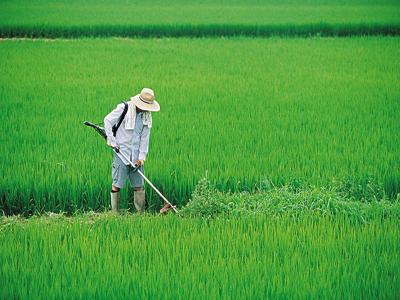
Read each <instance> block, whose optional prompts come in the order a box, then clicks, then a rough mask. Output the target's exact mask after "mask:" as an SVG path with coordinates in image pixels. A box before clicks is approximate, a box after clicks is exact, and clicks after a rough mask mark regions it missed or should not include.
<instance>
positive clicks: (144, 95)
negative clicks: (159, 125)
mask: <svg viewBox="0 0 400 300" xmlns="http://www.w3.org/2000/svg"><path fill="white" fill-rule="evenodd" d="M131 101H132V102H133V104H135V105H136V106H137V107H139V108H140V109H141V110H146V111H159V110H160V104H158V102H157V101H156V100H155V97H154V91H153V90H152V89H149V88H144V89H143V90H142V91H141V92H140V94H138V95H136V96H133V97H131Z"/></svg>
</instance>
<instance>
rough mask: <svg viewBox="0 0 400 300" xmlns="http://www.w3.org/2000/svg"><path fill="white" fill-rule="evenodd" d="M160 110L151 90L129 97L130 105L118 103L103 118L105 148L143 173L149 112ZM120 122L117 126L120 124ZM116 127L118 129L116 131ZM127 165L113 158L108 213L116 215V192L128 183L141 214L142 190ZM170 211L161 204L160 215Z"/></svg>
mask: <svg viewBox="0 0 400 300" xmlns="http://www.w3.org/2000/svg"><path fill="white" fill-rule="evenodd" d="M159 110H160V105H159V104H158V102H157V101H156V100H155V97H154V92H153V90H152V89H149V88H144V89H142V91H141V92H140V94H138V95H136V96H134V97H131V98H130V101H128V102H126V103H120V104H118V105H117V107H116V108H115V109H114V110H113V111H112V112H110V113H109V114H108V115H107V116H106V117H105V118H104V129H105V131H106V134H107V144H108V145H109V146H110V147H112V148H117V149H119V151H120V152H122V153H123V154H125V155H126V156H127V157H129V158H130V160H131V161H132V162H135V164H136V165H137V166H139V169H140V170H141V171H142V173H144V161H145V160H146V156H147V153H148V151H149V140H150V129H151V127H152V118H151V112H157V111H159ZM120 120H121V122H120ZM118 124H119V127H118ZM133 170H134V169H133V168H132V167H131V166H130V165H129V163H128V161H125V159H122V160H121V158H119V157H118V156H117V155H116V154H114V160H113V163H112V186H111V209H112V211H113V212H118V202H119V198H120V189H121V188H123V187H124V185H125V182H126V180H127V179H129V182H130V184H131V186H132V187H133V189H134V197H133V202H134V205H135V208H136V210H137V211H138V212H140V213H142V212H144V210H145V205H146V200H145V191H144V188H143V185H144V180H143V178H142V177H141V176H140V175H139V173H138V172H134V171H133ZM169 209H171V206H170V205H169V204H165V205H164V207H163V208H162V209H161V211H160V212H161V213H165V212H167V211H168V210H169Z"/></svg>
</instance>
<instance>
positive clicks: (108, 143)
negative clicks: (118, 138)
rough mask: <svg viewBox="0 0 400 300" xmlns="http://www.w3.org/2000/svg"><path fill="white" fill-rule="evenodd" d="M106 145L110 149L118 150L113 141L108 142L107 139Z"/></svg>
mask: <svg viewBox="0 0 400 300" xmlns="http://www.w3.org/2000/svg"><path fill="white" fill-rule="evenodd" d="M107 145H108V146H110V147H111V148H114V149H117V150H119V146H118V145H117V143H116V142H115V140H114V141H110V140H109V139H107Z"/></svg>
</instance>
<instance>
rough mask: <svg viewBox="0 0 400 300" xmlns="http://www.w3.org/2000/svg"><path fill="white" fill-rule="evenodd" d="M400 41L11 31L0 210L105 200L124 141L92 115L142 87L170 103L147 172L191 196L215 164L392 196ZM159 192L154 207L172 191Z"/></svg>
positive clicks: (255, 182)
mask: <svg viewBox="0 0 400 300" xmlns="http://www.w3.org/2000/svg"><path fill="white" fill-rule="evenodd" d="M399 46H400V39H399V38H383V37H371V38H366V37H360V38H313V39H301V38H296V39H280V38H272V39H247V38H236V39H195V40H193V39H183V38H182V39H161V40H156V39H154V40H140V39H139V40H124V39H101V40H99V39H83V40H69V41H67V40H57V41H48V40H34V41H21V40H19V41H18V40H16V41H12V40H4V41H1V42H0V57H1V59H0V69H1V70H2V72H1V73H0V109H1V111H2V112H3V115H2V121H3V122H2V124H3V128H2V134H1V135H0V137H1V143H2V147H1V148H0V156H1V157H2V159H1V160H0V170H1V173H2V174H1V175H2V180H1V181H0V199H1V202H0V209H1V210H3V211H4V212H6V213H7V214H9V213H27V214H30V213H33V212H41V211H69V212H73V211H75V210H77V209H84V210H87V209H102V208H104V207H107V206H108V193H109V190H110V184H111V179H110V177H111V174H110V172H111V171H110V164H111V159H112V154H111V152H110V150H109V149H108V148H107V147H106V145H105V143H104V141H103V140H102V139H101V138H100V137H98V136H97V135H96V134H95V133H94V132H92V131H90V129H88V128H86V127H85V126H83V125H82V122H83V121H84V120H87V119H88V120H91V121H97V122H99V121H101V120H102V119H103V118H104V116H105V115H106V114H107V113H108V112H109V111H111V109H113V108H114V107H115V106H116V105H117V104H118V103H119V102H120V101H122V100H125V99H128V98H129V97H130V96H132V95H134V94H136V93H137V92H138V91H139V90H140V89H141V88H142V87H144V86H149V87H152V88H153V89H154V90H155V91H156V97H157V98H158V100H159V102H160V103H161V112H160V113H157V114H154V128H153V129H152V138H151V142H150V152H149V156H148V160H147V161H146V172H147V175H148V176H149V177H150V178H151V179H152V180H153V181H154V183H155V185H156V186H158V187H160V189H161V190H162V191H163V192H164V193H165V194H166V195H167V197H168V198H169V199H171V200H172V201H174V202H175V203H178V204H179V205H183V204H185V203H186V202H187V200H188V199H189V198H190V195H191V193H192V192H193V190H194V187H195V185H196V183H197V182H198V181H199V180H200V179H201V178H202V177H203V176H204V175H205V174H206V173H208V176H209V179H210V181H211V182H212V183H213V184H215V186H216V187H217V188H218V189H219V190H221V191H229V190H231V191H252V190H254V189H257V188H258V187H259V186H260V184H262V183H263V182H271V183H272V184H274V185H276V186H282V185H287V184H291V185H292V186H298V187H302V186H308V185H313V186H317V187H327V186H339V187H341V188H342V189H343V192H346V193H348V194H349V195H353V196H354V197H356V198H358V199H359V200H363V199H368V198H370V194H371V193H370V191H371V187H372V190H376V189H377V190H378V191H382V193H383V194H384V195H386V196H387V197H389V198H392V199H394V198H396V195H397V194H398V193H399V191H400V185H399V182H400V181H399V180H400V171H399V170H400V160H399V157H400V148H399V146H398V140H399V132H400V123H399V122H398V116H399V113H400V106H399V101H398V96H399V88H398V82H399V81H400V76H399V74H400V65H399V60H398V59H397V57H400V50H399V49H400V47H399ZM375 187H376V189H375ZM148 192H149V193H148V194H149V195H150V201H149V207H150V210H151V209H154V208H156V207H158V206H159V205H160V204H161V203H160V201H158V199H157V198H152V197H153V196H152V195H151V193H150V190H148ZM382 193H381V192H380V193H379V195H381V196H382ZM372 195H374V194H372ZM381 196H379V197H381ZM379 197H378V198H379ZM127 200H128V197H126V196H124V197H123V201H125V202H124V203H122V207H128V203H127Z"/></svg>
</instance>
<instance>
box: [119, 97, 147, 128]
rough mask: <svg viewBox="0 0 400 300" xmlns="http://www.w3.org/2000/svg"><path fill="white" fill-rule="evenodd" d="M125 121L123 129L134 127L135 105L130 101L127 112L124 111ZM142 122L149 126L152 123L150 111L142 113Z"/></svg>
mask: <svg viewBox="0 0 400 300" xmlns="http://www.w3.org/2000/svg"><path fill="white" fill-rule="evenodd" d="M125 118H126V122H125V129H128V130H129V129H134V128H135V119H136V106H135V104H133V102H132V101H129V102H128V112H127V113H126V117H125ZM143 124H144V125H147V126H148V127H149V128H151V125H152V118H151V112H149V111H146V112H145V113H144V119H143Z"/></svg>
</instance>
